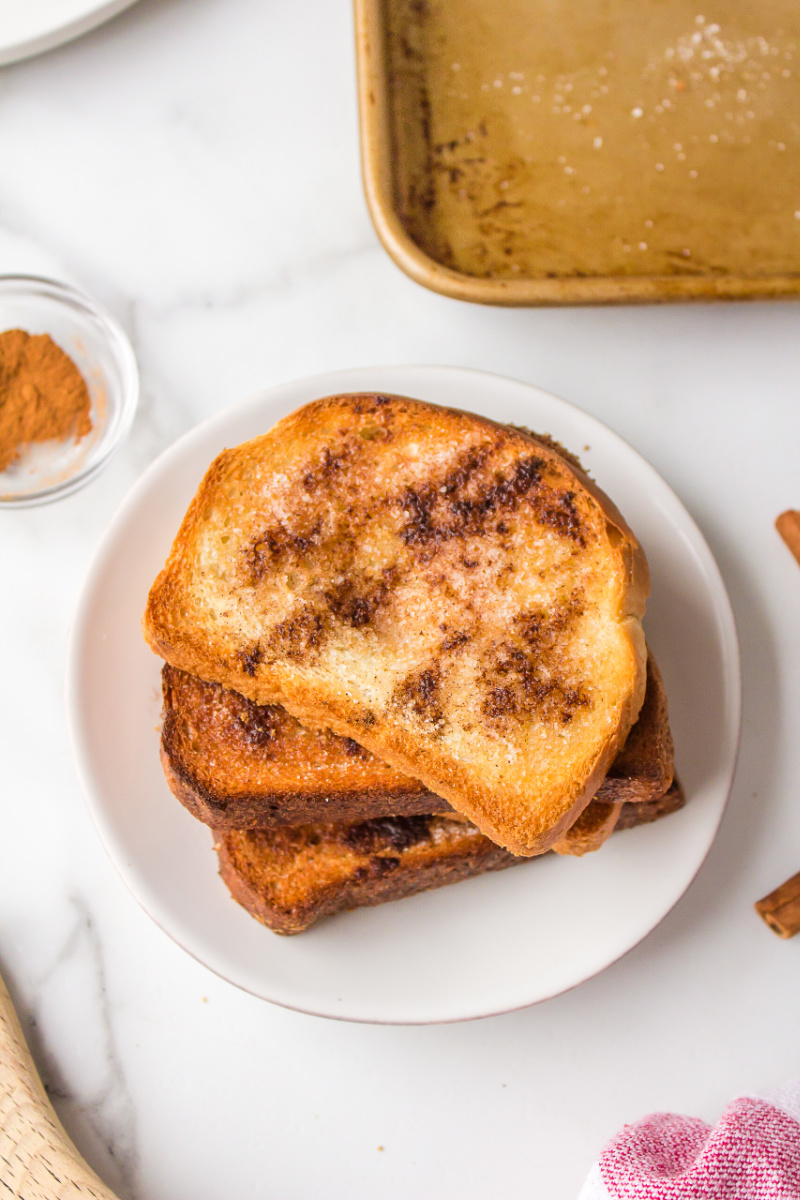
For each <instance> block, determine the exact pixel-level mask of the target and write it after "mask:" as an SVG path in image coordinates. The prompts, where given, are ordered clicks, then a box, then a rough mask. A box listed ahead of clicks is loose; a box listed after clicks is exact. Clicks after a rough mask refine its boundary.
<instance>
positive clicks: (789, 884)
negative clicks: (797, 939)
mask: <svg viewBox="0 0 800 1200" xmlns="http://www.w3.org/2000/svg"><path fill="white" fill-rule="evenodd" d="M756 912H757V913H758V915H759V916H760V917H762V918H763V919H764V920H765V921H766V923H767V924H768V925H769V927H770V929H771V930H772V932H773V933H777V935H778V937H782V938H790V937H794V935H795V934H796V933H800V872H799V873H798V874H797V875H793V876H792V878H791V879H787V880H786V883H782V884H781V886H780V887H779V888H775V891H774V892H770V894H769V895H768V896H765V897H764V899H763V900H758V901H757V902H756Z"/></svg>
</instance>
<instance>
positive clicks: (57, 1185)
mask: <svg viewBox="0 0 800 1200" xmlns="http://www.w3.org/2000/svg"><path fill="white" fill-rule="evenodd" d="M0 1183H1V1184H3V1186H2V1187H0V1197H5V1200H11V1198H12V1197H16V1198H17V1200H86V1198H87V1197H91V1198H92V1200H117V1198H116V1196H115V1195H114V1193H113V1192H110V1191H109V1190H108V1188H107V1187H106V1185H105V1184H104V1183H102V1182H101V1181H100V1180H99V1179H98V1178H97V1176H96V1175H95V1173H94V1171H93V1170H92V1169H91V1167H90V1166H89V1165H88V1164H87V1163H85V1162H84V1160H83V1159H82V1158H81V1156H80V1154H79V1153H78V1151H77V1150H76V1149H75V1147H74V1146H73V1144H72V1142H71V1141H70V1140H69V1138H68V1137H67V1134H66V1133H65V1131H64V1128H63V1126H62V1124H61V1122H60V1121H59V1119H58V1117H57V1116H56V1114H55V1112H54V1111H53V1106H52V1104H51V1103H50V1101H49V1100H48V1099H47V1095H46V1094H45V1090H44V1088H43V1087H42V1082H41V1080H40V1079H39V1076H38V1074H37V1072H36V1067H35V1066H34V1065H33V1059H32V1058H31V1053H30V1050H29V1049H28V1047H27V1045H26V1043H25V1038H24V1037H23V1035H22V1030H21V1029H20V1025H19V1021H18V1020H17V1014H16V1013H15V1012H14V1007H13V1005H12V1003H11V997H10V996H9V994H8V990H7V988H6V985H5V984H4V983H3V980H2V978H0Z"/></svg>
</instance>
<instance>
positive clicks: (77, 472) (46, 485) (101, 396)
mask: <svg viewBox="0 0 800 1200" xmlns="http://www.w3.org/2000/svg"><path fill="white" fill-rule="evenodd" d="M6 329H24V330H25V331H26V333H49V334H50V337H51V338H52V339H53V341H54V342H56V343H57V344H58V345H59V346H60V347H61V349H62V350H63V351H64V352H65V353H66V354H68V355H69V356H70V358H71V359H72V360H73V362H74V363H75V365H76V366H77V368H78V370H79V371H80V373H81V374H82V375H83V378H84V379H85V380H86V384H87V387H88V389H89V395H90V397H91V402H92V408H91V420H92V429H91V431H90V432H89V433H88V434H86V436H85V437H83V438H81V439H80V440H75V439H71V440H67V441H63V442H61V441H50V442H41V443H38V444H35V445H32V446H29V447H27V448H26V449H25V450H24V451H23V452H22V454H21V456H20V457H19V458H18V459H17V461H16V462H14V463H12V464H11V466H9V467H7V468H6V469H5V471H2V472H0V508H24V507H28V506H30V505H34V504H47V503H49V502H50V501H51V500H60V499H61V497H62V496H68V495H69V494H70V492H74V491H76V490H77V489H78V488H80V487H83V485H84V484H86V483H88V482H89V480H90V479H94V477H95V475H97V474H99V472H100V471H102V469H103V467H104V466H105V465H106V463H107V462H108V461H109V459H110V458H111V456H112V455H113V454H114V452H115V451H116V450H118V449H119V447H120V446H121V445H122V442H123V441H124V439H125V435H126V434H127V432H128V430H129V429H130V426H131V421H132V420H133V415H134V413H135V411H136V405H137V402H138V400H139V372H138V370H137V368H136V359H135V358H134V354H133V350H132V349H131V344H130V342H129V341H128V339H127V337H126V336H125V334H124V333H123V331H122V328H121V326H120V325H119V324H118V323H117V322H116V321H115V320H114V318H113V317H111V316H109V314H108V313H106V312H104V311H103V309H101V308H99V307H98V305H97V304H95V302H94V301H93V300H90V299H89V297H88V296H84V295H83V294H82V293H81V292H78V291H76V290H75V289H74V288H71V287H68V286H67V285H66V284H64V283H57V282H56V281H55V280H52V279H40V278H38V277H37V276H33V275H2V276H0V331H3V330H6Z"/></svg>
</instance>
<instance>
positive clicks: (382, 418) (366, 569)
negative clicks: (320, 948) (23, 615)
mask: <svg viewBox="0 0 800 1200" xmlns="http://www.w3.org/2000/svg"><path fill="white" fill-rule="evenodd" d="M648 586H649V585H648V578H647V568H646V562H645V559H644V555H643V554H642V552H641V549H640V547H639V546H638V543H637V542H636V540H635V538H634V537H633V535H632V534H631V533H630V530H629V529H628V527H627V526H626V525H625V522H624V521H623V520H622V518H621V517H620V515H619V513H618V512H617V510H616V508H615V507H614V506H613V505H612V504H611V502H610V501H609V500H608V498H607V497H605V496H604V495H603V493H601V492H600V491H599V489H598V488H597V487H596V485H595V484H594V483H593V482H592V481H591V480H589V479H588V477H587V476H585V475H584V474H583V472H581V471H579V470H577V469H576V468H575V467H574V466H573V465H571V464H569V463H567V462H565V460H564V459H563V458H562V457H560V456H559V455H558V454H556V453H555V452H554V450H553V449H552V447H551V446H550V445H548V444H547V443H546V442H544V441H541V440H537V439H536V438H533V437H531V436H529V435H527V434H524V433H521V432H519V431H515V430H510V429H508V428H506V427H504V426H499V425H497V424H495V423H493V422H491V421H488V420H486V419H484V418H480V417H475V416H473V415H472V414H467V413H459V412H456V411H454V410H448V409H440V408H436V407H435V406H432V405H426V404H422V403H420V402H418V401H412V400H407V399H404V398H402V397H385V396H374V395H370V396H346V397H329V398H328V399H326V400H323V401H318V402H316V403H315V404H312V405H307V406H306V407H305V408H304V409H301V410H299V412H297V413H294V414H292V416H290V417H287V418H286V419H285V420H284V421H282V422H280V423H279V425H278V426H276V428H275V429H274V430H273V431H272V432H271V433H270V434H267V435H265V436H264V437H263V438H259V439H256V440H255V441H254V442H251V443H248V444H246V445H245V446H242V447H239V448H238V449H236V450H229V451H225V452H224V453H223V454H222V455H220V457H219V458H218V459H217V460H216V461H215V462H214V463H213V464H212V466H211V468H210V470H209V472H208V474H207V476H206V478H205V480H204V481H203V483H202V484H201V487H200V489H199V491H198V493H197V496H196V497H195V499H194V501H193V502H192V505H191V506H190V509H189V512H188V513H187V517H186V519H185V520H184V523H183V525H182V527H181V531H180V533H179V535H178V538H177V539H176V542H175V544H174V546H173V550H172V553H171V555H170V558H169V561H168V563H167V566H166V568H165V570H164V571H163V572H162V573H161V575H160V576H159V578H158V580H157V581H156V584H155V585H154V587H153V589H152V591H151V595H150V600H149V603H148V609H147V613H146V617H145V632H146V636H147V638H148V641H149V642H150V644H151V646H152V647H153V648H154V649H155V650H156V651H157V652H158V653H160V654H161V655H162V656H163V657H164V658H166V659H167V661H168V662H170V663H171V664H172V665H173V666H177V667H180V668H182V669H184V670H187V671H190V672H192V673H194V674H197V675H200V676H201V677H203V678H205V679H208V680H211V681H214V682H218V683H221V684H223V685H224V686H226V687H229V688H233V689H234V690H236V691H238V692H240V693H241V694H243V695H245V696H247V697H248V698H249V699H251V700H254V701H255V702H257V703H258V704H262V705H263V704H272V703H280V704H282V705H283V706H284V707H285V708H287V710H288V711H289V712H291V713H292V714H293V715H294V716H296V717H297V718H298V719H299V720H300V721H301V722H303V723H304V724H311V725H314V726H326V727H328V728H330V729H332V730H333V731H335V732H336V733H338V734H340V735H343V736H346V737H350V738H352V739H354V740H356V741H357V742H358V743H359V744H361V745H363V746H365V747H366V748H367V749H369V750H370V751H372V752H373V753H374V754H376V755H377V756H378V757H380V758H381V759H382V760H384V761H385V762H387V763H389V764H390V765H392V766H394V767H396V768H397V769H399V770H401V771H402V772H404V773H405V774H407V775H409V776H411V777H412V778H416V779H419V780H420V781H421V782H422V783H423V784H424V785H425V786H426V787H427V788H428V789H429V790H431V791H433V792H434V793H436V794H437V795H441V796H443V797H444V798H445V799H446V800H448V802H450V803H451V804H452V805H453V806H454V807H455V808H457V809H458V810H459V811H460V812H463V813H465V814H466V815H468V816H469V817H471V818H472V819H473V820H475V821H476V822H477V823H478V824H479V825H480V827H481V828H482V829H483V830H484V831H485V832H486V833H487V834H488V835H489V836H491V837H492V838H493V839H494V840H496V841H498V842H500V843H502V844H505V845H506V846H507V847H509V848H511V849H512V850H514V851H515V852H517V853H520V854H526V855H530V854H537V853H541V852H543V851H544V850H546V849H547V848H548V847H549V846H550V845H552V844H553V842H555V841H557V840H558V839H559V837H561V836H562V834H563V833H564V832H565V831H566V829H568V828H569V827H570V826H571V825H572V824H573V823H574V821H575V819H576V818H577V816H578V815H579V813H580V812H581V811H582V809H583V808H584V807H585V805H586V804H587V803H588V801H589V799H591V797H592V795H593V794H594V793H595V791H596V790H597V788H598V787H599V785H600V783H601V782H602V780H603V778H604V777H605V775H606V772H607V770H608V768H609V766H610V764H611V762H612V761H613V758H614V757H615V755H616V753H617V750H618V749H619V747H620V745H621V744H622V743H623V742H624V739H625V737H626V736H627V733H628V730H629V729H630V727H631V725H632V724H633V722H634V720H635V719H636V716H637V714H638V711H639V708H640V706H641V702H642V698H643V695H644V682H645V671H644V664H645V648H644V640H643V635H642V632H641V624H640V620H641V616H642V612H643V610H644V603H645V599H646V595H647V590H648ZM534 764H535V770H534Z"/></svg>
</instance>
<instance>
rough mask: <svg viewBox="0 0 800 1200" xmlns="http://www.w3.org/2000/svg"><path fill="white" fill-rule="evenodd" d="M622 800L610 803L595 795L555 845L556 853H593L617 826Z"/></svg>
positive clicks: (579, 856) (577, 854)
mask: <svg viewBox="0 0 800 1200" xmlns="http://www.w3.org/2000/svg"><path fill="white" fill-rule="evenodd" d="M621 812H622V801H621V800H617V801H616V802H615V803H612V804H609V803H607V802H606V801H604V800H598V799H597V797H595V799H594V800H592V802H591V804H587V805H586V808H585V809H584V810H583V812H582V813H581V815H580V816H579V817H578V819H577V821H576V822H575V824H574V825H573V826H572V828H571V829H568V830H567V832H566V833H565V834H564V836H563V837H562V838H560V839H559V841H557V842H556V844H555V845H554V846H553V849H554V851H555V852H556V854H571V855H575V856H576V857H578V858H582V857H583V855H584V854H592V853H594V851H595V850H599V849H600V847H601V846H602V845H603V844H604V842H606V841H607V840H608V838H610V837H611V834H612V833H613V832H614V830H615V829H616V826H617V821H618V820H619V816H620V813H621Z"/></svg>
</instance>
